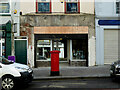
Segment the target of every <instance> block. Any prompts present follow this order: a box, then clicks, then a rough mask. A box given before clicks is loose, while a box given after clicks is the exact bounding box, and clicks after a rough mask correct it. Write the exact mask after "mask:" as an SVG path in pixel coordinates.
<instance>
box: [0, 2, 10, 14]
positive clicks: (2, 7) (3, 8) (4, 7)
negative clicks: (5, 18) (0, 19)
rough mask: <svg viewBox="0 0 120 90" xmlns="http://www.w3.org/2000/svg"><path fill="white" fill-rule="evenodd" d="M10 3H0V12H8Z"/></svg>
mask: <svg viewBox="0 0 120 90" xmlns="http://www.w3.org/2000/svg"><path fill="white" fill-rule="evenodd" d="M9 12H10V5H9V3H0V13H9Z"/></svg>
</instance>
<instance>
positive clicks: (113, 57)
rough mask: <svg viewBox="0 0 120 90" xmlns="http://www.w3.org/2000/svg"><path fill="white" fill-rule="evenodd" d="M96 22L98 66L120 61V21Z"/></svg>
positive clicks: (106, 20) (98, 20) (99, 20)
mask: <svg viewBox="0 0 120 90" xmlns="http://www.w3.org/2000/svg"><path fill="white" fill-rule="evenodd" d="M111 19H112V18H111ZM96 21H97V22H96V25H97V27H96V64H97V65H104V64H112V63H113V62H115V61H117V60H119V59H120V49H119V48H120V35H119V34H120V27H119V26H120V20H114V19H113V20H109V19H105V20H101V19H96Z"/></svg>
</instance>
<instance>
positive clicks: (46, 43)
mask: <svg viewBox="0 0 120 90" xmlns="http://www.w3.org/2000/svg"><path fill="white" fill-rule="evenodd" d="M50 50H51V45H50V40H38V42H37V50H36V53H37V55H36V59H37V60H50Z"/></svg>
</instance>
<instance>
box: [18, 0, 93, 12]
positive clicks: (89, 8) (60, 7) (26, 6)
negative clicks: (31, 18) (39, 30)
mask: <svg viewBox="0 0 120 90" xmlns="http://www.w3.org/2000/svg"><path fill="white" fill-rule="evenodd" d="M35 1H36V0H21V2H20V11H22V13H23V14H26V13H32V12H33V13H34V12H36V3H35ZM61 1H64V0H52V12H53V13H59V12H60V13H64V11H65V9H64V3H61ZM80 12H82V13H90V14H94V0H80Z"/></svg>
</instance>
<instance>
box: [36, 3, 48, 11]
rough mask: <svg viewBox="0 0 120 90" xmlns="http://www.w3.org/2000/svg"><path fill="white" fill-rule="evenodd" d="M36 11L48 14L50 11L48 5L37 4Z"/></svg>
mask: <svg viewBox="0 0 120 90" xmlns="http://www.w3.org/2000/svg"><path fill="white" fill-rule="evenodd" d="M38 11H39V12H49V11H50V5H49V3H38Z"/></svg>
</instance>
